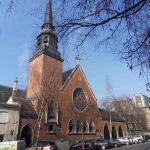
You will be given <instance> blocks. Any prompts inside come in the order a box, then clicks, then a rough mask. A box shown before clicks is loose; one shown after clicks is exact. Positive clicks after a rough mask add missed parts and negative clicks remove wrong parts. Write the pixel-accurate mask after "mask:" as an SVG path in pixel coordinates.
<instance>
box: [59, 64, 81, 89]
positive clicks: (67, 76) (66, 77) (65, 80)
mask: <svg viewBox="0 0 150 150" xmlns="http://www.w3.org/2000/svg"><path fill="white" fill-rule="evenodd" d="M78 67H79V65H77V66H76V67H75V68H72V69H69V70H67V71H65V72H63V74H62V75H63V86H62V89H64V88H65V87H66V85H67V84H68V82H69V81H70V79H71V77H72V76H73V74H74V72H75V71H76V70H77V68H78Z"/></svg>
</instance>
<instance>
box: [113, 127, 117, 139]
mask: <svg viewBox="0 0 150 150" xmlns="http://www.w3.org/2000/svg"><path fill="white" fill-rule="evenodd" d="M112 138H113V139H116V138H117V133H116V128H115V126H112Z"/></svg>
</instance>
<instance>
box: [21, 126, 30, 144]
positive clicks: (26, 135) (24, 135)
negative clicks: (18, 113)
mask: <svg viewBox="0 0 150 150" xmlns="http://www.w3.org/2000/svg"><path fill="white" fill-rule="evenodd" d="M21 140H25V141H26V145H27V146H28V147H30V146H31V144H32V128H31V126H30V125H26V126H24V127H23V129H22V131H21Z"/></svg>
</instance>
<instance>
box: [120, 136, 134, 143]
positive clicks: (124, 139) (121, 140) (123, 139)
mask: <svg viewBox="0 0 150 150" xmlns="http://www.w3.org/2000/svg"><path fill="white" fill-rule="evenodd" d="M118 140H119V141H120V143H121V145H130V144H132V142H131V140H129V138H128V137H119V138H118Z"/></svg>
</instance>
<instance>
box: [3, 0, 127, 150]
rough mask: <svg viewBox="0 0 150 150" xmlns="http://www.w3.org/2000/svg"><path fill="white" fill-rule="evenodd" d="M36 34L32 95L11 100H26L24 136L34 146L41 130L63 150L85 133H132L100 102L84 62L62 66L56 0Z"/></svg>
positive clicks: (22, 109) (31, 63) (29, 89)
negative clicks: (90, 83) (55, 18)
mask: <svg viewBox="0 0 150 150" xmlns="http://www.w3.org/2000/svg"><path fill="white" fill-rule="evenodd" d="M36 40H37V44H36V50H35V52H34V54H33V55H32V57H31V59H30V60H29V72H28V83H27V94H26V98H24V99H23V98H22V99H21V100H19V98H18V99H17V98H16V97H17V95H13V96H12V97H11V102H10V100H9V105H10V103H14V102H15V104H18V103H19V104H20V105H19V106H20V119H19V128H18V139H25V140H26V142H27V145H28V146H30V145H31V143H32V142H33V141H34V140H35V139H36V138H37V135H38V139H39V140H49V141H54V142H56V144H57V145H58V147H59V149H60V150H61V149H64V150H66V149H68V148H69V146H70V145H71V144H73V143H75V142H77V141H80V140H81V139H95V138H100V137H104V138H105V139H108V138H117V137H119V136H125V135H127V131H126V124H125V121H124V119H123V118H122V117H120V116H119V115H118V114H115V113H112V114H111V118H110V112H108V111H106V110H102V109H100V108H98V105H97V101H96V98H95V96H94V93H93V91H92V89H91V87H90V85H89V83H88V81H87V79H86V76H85V74H84V72H83V70H82V68H81V66H80V65H79V64H78V65H77V66H76V67H74V68H72V69H70V70H67V71H65V72H63V71H62V68H63V59H62V58H61V54H60V53H59V51H58V47H57V42H58V39H57V36H56V34H55V29H54V26H53V17H52V4H51V0H48V4H47V9H46V13H45V20H44V24H43V25H42V27H41V31H40V33H39V35H38V36H37V39H36ZM16 99H17V100H16ZM5 111H7V110H5Z"/></svg>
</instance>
